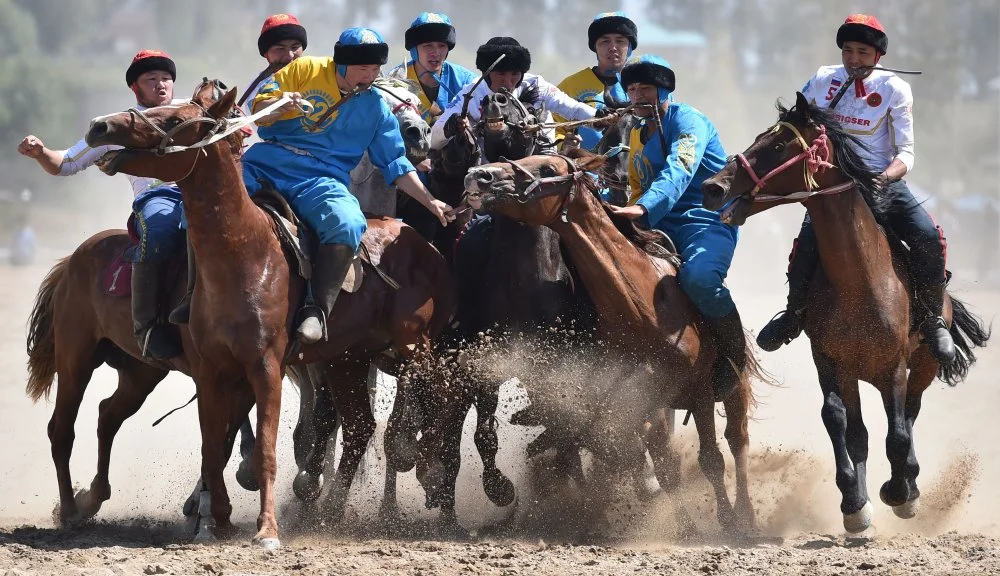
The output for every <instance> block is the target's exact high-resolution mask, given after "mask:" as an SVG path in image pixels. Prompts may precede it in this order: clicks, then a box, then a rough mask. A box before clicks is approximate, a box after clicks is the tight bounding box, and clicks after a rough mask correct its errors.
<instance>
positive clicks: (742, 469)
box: [723, 375, 755, 532]
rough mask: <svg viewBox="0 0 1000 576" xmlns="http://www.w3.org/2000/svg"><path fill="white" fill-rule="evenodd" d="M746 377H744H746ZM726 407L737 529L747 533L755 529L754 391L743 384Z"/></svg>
mask: <svg viewBox="0 0 1000 576" xmlns="http://www.w3.org/2000/svg"><path fill="white" fill-rule="evenodd" d="M745 377H746V376H745V375H744V376H743V378H745ZM723 406H725V408H726V432H725V436H726V440H727V441H728V442H729V451H730V452H732V454H733V460H734V461H735V463H736V501H735V503H734V513H735V514H736V528H737V529H738V530H741V531H744V532H750V531H751V530H753V529H754V525H755V519H754V516H755V515H754V509H753V502H752V501H751V500H750V474H749V466H748V462H747V460H748V454H747V453H748V452H749V449H750V432H749V430H748V428H747V420H748V413H749V412H750V388H749V384H748V383H747V382H740V384H738V388H737V389H736V390H735V391H734V392H733V393H732V394H730V395H729V396H728V397H727V398H726V399H725V401H724V402H723Z"/></svg>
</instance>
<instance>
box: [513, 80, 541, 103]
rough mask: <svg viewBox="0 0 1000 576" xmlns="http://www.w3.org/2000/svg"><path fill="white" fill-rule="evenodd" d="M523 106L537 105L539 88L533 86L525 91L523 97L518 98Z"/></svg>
mask: <svg viewBox="0 0 1000 576" xmlns="http://www.w3.org/2000/svg"><path fill="white" fill-rule="evenodd" d="M517 99H518V100H520V101H521V103H522V104H525V105H532V106H533V105H535V103H536V102H538V86H537V85H535V86H531V87H530V88H528V89H527V90H523V91H522V92H521V95H520V96H518V97H517Z"/></svg>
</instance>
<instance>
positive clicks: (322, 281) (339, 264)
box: [295, 244, 354, 344]
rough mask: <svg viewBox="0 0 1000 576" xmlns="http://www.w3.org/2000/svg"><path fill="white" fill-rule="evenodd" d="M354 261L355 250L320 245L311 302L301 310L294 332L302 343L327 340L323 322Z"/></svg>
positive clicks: (340, 246)
mask: <svg viewBox="0 0 1000 576" xmlns="http://www.w3.org/2000/svg"><path fill="white" fill-rule="evenodd" d="M352 260H354V250H353V249H351V247H350V246H347V245H346V244H321V245H320V246H319V250H318V252H317V253H316V266H314V267H313V277H312V284H311V286H312V298H313V302H312V303H307V304H306V305H305V306H303V307H302V310H300V312H299V314H300V316H301V318H302V321H301V323H300V324H299V326H298V328H297V329H296V331H295V335H296V338H298V340H299V342H301V343H303V344H312V343H313V342H317V341H319V340H326V337H327V330H326V322H327V318H329V316H330V312H331V311H332V310H333V305H334V303H335V302H336V301H337V296H338V295H339V294H340V287H341V286H342V285H343V284H344V279H345V278H346V277H347V272H348V271H349V270H350V268H351V261H352Z"/></svg>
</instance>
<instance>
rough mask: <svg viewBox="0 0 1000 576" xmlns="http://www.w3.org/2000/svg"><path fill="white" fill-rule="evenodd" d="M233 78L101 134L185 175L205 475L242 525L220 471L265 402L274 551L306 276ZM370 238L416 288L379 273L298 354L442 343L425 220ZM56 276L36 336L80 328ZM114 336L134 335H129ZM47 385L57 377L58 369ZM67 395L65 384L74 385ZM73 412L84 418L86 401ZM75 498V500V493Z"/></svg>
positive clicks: (218, 507)
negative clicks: (281, 434)
mask: <svg viewBox="0 0 1000 576" xmlns="http://www.w3.org/2000/svg"><path fill="white" fill-rule="evenodd" d="M221 89H224V86H223V85H222V84H221V83H219V82H218V81H212V82H209V81H206V82H204V83H203V84H202V85H200V86H199V89H198V91H197V92H196V95H195V97H194V98H193V99H192V101H191V102H190V103H186V104H181V105H172V106H163V107H159V108H154V109H150V110H147V111H145V112H144V113H141V114H140V113H137V112H135V111H130V112H125V113H120V114H114V115H110V116H105V117H102V118H98V119H95V120H94V121H93V122H92V124H91V130H90V132H89V133H88V142H90V143H91V144H92V145H100V144H113V145H119V146H123V147H125V148H126V150H124V151H120V152H117V153H115V155H116V156H115V159H114V160H112V162H113V163H116V162H121V163H122V164H121V166H123V167H124V166H127V168H128V170H129V171H130V172H132V173H135V174H142V175H147V176H152V177H156V178H159V179H161V180H164V181H176V182H177V183H178V186H179V187H180V189H181V193H182V195H183V198H184V200H185V207H186V214H187V219H188V234H189V237H190V240H191V243H192V247H193V251H194V255H195V258H196V259H197V261H198V263H199V269H198V279H197V281H196V284H195V291H194V295H193V299H192V307H191V320H190V324H189V325H188V329H187V331H186V332H184V346H185V349H186V350H187V351H188V352H187V354H186V356H185V358H186V361H187V362H188V365H189V369H190V373H191V374H192V375H193V376H194V380H195V384H196V387H197V390H198V406H199V417H200V421H201V427H202V473H203V478H204V480H205V482H206V484H207V487H208V490H209V491H210V493H211V505H210V508H211V512H212V516H213V518H214V520H215V527H214V532H215V533H216V534H217V535H220V536H226V535H229V534H231V533H232V532H233V531H234V527H233V525H232V523H231V521H230V514H231V510H232V507H231V506H230V503H229V497H228V494H227V492H226V486H225V482H224V480H223V478H222V475H221V473H222V469H223V467H224V464H225V454H224V453H225V445H226V440H227V436H229V435H231V434H232V433H233V432H234V424H238V423H239V422H241V421H242V419H243V418H244V417H245V416H246V414H247V412H248V411H249V409H250V407H251V406H252V405H253V403H254V402H256V404H257V411H258V412H257V414H258V418H257V425H258V426H257V431H258V441H257V444H256V447H255V454H254V471H255V474H256V476H257V478H258V481H259V484H260V487H261V509H260V515H259V516H258V521H257V524H258V528H259V532H258V533H257V535H256V537H255V540H257V541H259V542H260V543H261V544H262V545H263V546H265V547H268V548H272V547H277V546H278V545H279V542H278V530H277V521H276V518H275V515H274V478H275V474H276V470H277V462H276V459H275V443H276V439H277V424H278V416H279V411H280V400H281V397H280V392H281V377H282V371H283V366H284V363H285V357H286V354H287V353H288V350H289V332H288V330H289V326H290V324H291V322H292V319H293V318H292V317H293V314H294V312H295V311H296V310H297V308H298V304H299V301H300V299H301V295H302V294H303V291H304V288H305V284H304V281H302V280H301V279H300V278H298V277H297V275H296V273H295V271H294V270H293V269H292V268H291V267H290V265H289V262H288V260H287V258H286V255H285V253H284V250H283V248H282V245H281V242H280V240H279V238H278V235H277V234H276V230H275V224H274V222H273V221H272V220H271V218H270V217H269V216H268V215H267V214H266V213H265V212H264V211H263V210H261V209H260V208H259V207H257V206H256V205H255V204H254V203H253V202H252V201H251V200H250V198H249V197H248V196H247V194H246V189H245V187H244V186H243V184H242V180H241V174H240V170H239V163H238V161H237V160H236V158H235V157H234V154H233V150H234V148H238V143H235V142H234V141H233V140H234V138H237V136H236V135H235V134H232V135H229V136H227V137H225V138H222V136H223V135H224V134H226V133H227V132H230V131H231V130H227V121H226V117H227V115H228V114H229V112H230V110H231V109H232V107H233V104H234V102H235V99H236V90H235V89H233V90H230V91H229V92H228V93H225V94H224V95H222V93H221ZM213 135H215V136H214V137H213ZM210 138H211V139H210ZM220 138H221V139H220ZM167 145H171V146H172V148H171V149H170V151H171V152H174V151H176V152H177V153H168V154H166V155H163V154H160V153H155V150H154V149H157V148H161V149H162V148H163V147H164V146H167ZM364 242H365V245H366V246H367V247H368V249H369V252H371V253H372V259H373V261H379V260H380V261H381V264H380V266H381V268H382V269H383V270H385V272H386V273H387V274H388V275H389V276H391V277H392V278H394V279H395V280H396V281H397V282H398V283H399V284H400V285H401V286H406V287H408V288H406V289H400V290H393V289H392V288H391V287H390V286H388V284H387V283H386V282H384V281H382V280H381V279H379V278H378V277H377V276H376V275H369V276H370V277H369V278H368V280H366V281H365V282H364V283H363V285H362V287H361V289H360V290H359V291H358V292H357V293H355V294H344V296H343V297H342V298H340V299H338V304H337V306H336V308H335V310H334V312H333V314H332V317H333V318H334V319H335V320H336V321H335V322H332V323H331V327H332V329H331V331H330V334H329V339H328V341H326V342H322V343H317V344H315V345H312V346H307V347H304V348H303V349H302V350H301V351H300V352H299V354H297V355H294V356H293V357H292V358H290V361H292V362H295V363H313V362H316V361H320V360H329V359H333V358H337V357H339V356H340V355H342V354H343V353H344V352H345V351H348V350H351V349H354V348H358V347H368V346H371V347H375V346H376V345H377V344H381V347H385V346H386V345H391V346H392V347H393V348H395V349H396V350H397V351H398V352H399V353H400V354H401V355H402V356H404V357H407V358H416V357H422V356H425V355H428V354H430V352H431V351H430V340H431V338H432V336H433V335H434V334H436V333H438V332H440V331H441V329H443V327H444V325H445V324H446V322H447V319H448V317H449V316H450V315H451V313H452V309H453V306H454V302H453V294H452V288H451V284H450V276H449V274H448V272H447V267H446V265H445V263H444V261H443V259H442V258H441V256H440V254H438V253H437V251H435V250H433V249H432V248H431V247H430V246H429V245H428V244H427V243H426V242H424V241H423V240H422V239H420V238H419V236H418V235H417V234H416V233H415V232H414V231H413V230H412V229H410V228H408V227H406V226H404V225H402V224H401V223H399V222H397V221H395V220H391V219H373V220H369V228H368V231H367V232H366V234H365V238H364ZM94 266H95V267H96V264H94ZM73 278H74V279H75V280H77V281H80V280H81V279H80V278H77V277H76V276H74V277H73ZM53 284H56V285H57V288H55V289H54V290H50V291H49V292H46V290H45V288H46V285H43V289H42V292H41V293H40V297H39V302H38V304H37V306H36V310H37V311H38V312H37V313H36V314H34V315H33V316H34V317H35V318H37V319H38V320H39V321H38V322H34V323H33V324H34V325H35V326H37V330H36V329H35V328H33V330H32V334H42V335H44V334H47V333H51V332H53V331H54V332H55V338H60V337H67V335H68V333H69V332H71V331H72V332H77V331H78V330H70V329H65V328H64V329H62V330H60V329H59V328H58V327H57V326H55V325H54V322H57V321H59V319H61V318H62V314H60V313H59V310H60V309H62V306H61V302H57V303H55V304H53V302H52V292H60V293H63V294H64V296H63V299H65V298H66V297H69V296H68V295H65V293H66V292H69V291H70V290H71V289H70V286H71V285H72V284H74V283H72V282H67V283H59V282H55V281H53ZM46 295H48V297H47V298H46ZM125 325H126V324H125V323H123V326H125ZM333 327H335V328H333ZM114 340H115V342H116V343H121V342H127V337H125V338H121V337H115V338H114ZM95 347H96V345H95V346H91V349H90V350H84V351H82V352H80V353H79V354H76V355H75V356H73V357H69V358H64V359H59V358H57V359H56V360H55V362H56V363H57V370H58V372H59V373H60V384H64V380H63V372H64V371H65V372H66V374H67V375H68V376H69V378H68V379H69V380H71V381H72V377H73V375H75V374H77V373H80V372H84V371H86V370H87V369H90V368H91V361H92V355H93V350H94V348H95ZM35 348H36V349H38V350H39V351H40V352H43V351H45V350H48V351H49V352H50V353H51V354H53V355H54V356H59V354H60V353H61V352H62V350H63V347H62V346H60V345H58V344H54V345H53V344H42V345H36V346H35ZM64 364H65V367H64V366H63V365H64ZM88 374H89V373H88ZM39 382H43V381H39ZM247 382H248V383H249V384H250V386H249V387H248V386H246V383H247ZM37 386H39V389H41V388H45V387H48V386H51V378H50V380H49V382H45V383H44V384H37ZM58 394H59V395H63V386H62V385H61V386H60V387H59V392H58ZM73 394H76V390H73V389H69V390H67V391H66V393H65V395H66V396H67V397H70V396H72V395H73ZM77 404H78V403H77ZM57 405H58V399H57ZM57 412H58V408H57ZM71 412H72V414H71V416H75V410H71ZM54 418H55V417H54ZM71 430H72V427H71V426H70V431H71ZM71 438H72V436H71V432H70V440H71ZM60 449H62V448H60ZM55 450H56V449H55V447H54V449H53V451H54V453H55ZM68 496H69V497H70V498H72V494H71V492H70V493H69V494H68Z"/></svg>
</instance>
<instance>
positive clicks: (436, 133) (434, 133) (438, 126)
mask: <svg viewBox="0 0 1000 576" xmlns="http://www.w3.org/2000/svg"><path fill="white" fill-rule="evenodd" d="M472 86H473V84H469V85H468V86H466V87H464V88H462V89H461V90H459V91H458V95H457V96H455V98H453V99H452V101H451V104H448V107H447V108H446V109H445V111H444V112H443V113H442V114H441V116H440V117H438V119H437V120H435V121H434V126H432V127H431V148H434V149H435V150H440V149H441V148H444V145H445V144H447V143H448V137H447V136H445V134H444V124H445V122H447V121H448V119H449V118H451V117H452V116H454V115H456V114H461V113H462V106H463V104H464V103H465V95H466V94H468V93H469V90H472ZM477 104H478V103H476V102H470V103H469V116H470V117H471V116H472V115H473V114H474V113H475V110H474V108H477Z"/></svg>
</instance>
